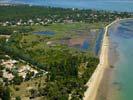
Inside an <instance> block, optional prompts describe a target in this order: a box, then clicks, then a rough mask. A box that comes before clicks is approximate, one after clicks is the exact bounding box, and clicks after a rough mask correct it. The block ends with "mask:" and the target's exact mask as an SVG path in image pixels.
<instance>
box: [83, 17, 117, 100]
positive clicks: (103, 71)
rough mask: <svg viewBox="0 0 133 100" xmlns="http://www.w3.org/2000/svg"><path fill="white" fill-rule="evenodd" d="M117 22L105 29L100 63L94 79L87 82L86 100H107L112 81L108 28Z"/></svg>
mask: <svg viewBox="0 0 133 100" xmlns="http://www.w3.org/2000/svg"><path fill="white" fill-rule="evenodd" d="M116 22H117V20H115V21H114V22H112V23H111V24H109V25H107V26H106V27H105V33H104V37H103V43H102V47H101V53H100V63H99V64H98V66H97V68H96V70H95V71H94V73H93V75H92V77H91V78H90V80H89V81H88V82H87V84H86V85H87V86H88V89H87V91H86V92H85V97H84V98H83V99H84V100H107V95H108V92H107V87H108V85H109V81H110V74H111V72H112V71H111V70H112V68H111V67H110V64H109V36H108V28H109V27H110V26H111V25H112V24H114V23H116Z"/></svg>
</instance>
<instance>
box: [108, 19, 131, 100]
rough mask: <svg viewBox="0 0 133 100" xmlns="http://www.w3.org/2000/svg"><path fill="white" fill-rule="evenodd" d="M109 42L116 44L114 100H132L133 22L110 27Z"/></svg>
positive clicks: (129, 21)
mask: <svg viewBox="0 0 133 100" xmlns="http://www.w3.org/2000/svg"><path fill="white" fill-rule="evenodd" d="M109 33H110V40H111V42H112V43H115V44H117V48H116V50H117V53H118V55H119V56H118V60H117V62H116V63H115V65H114V76H115V77H114V78H113V83H112V84H113V85H114V87H115V91H114V92H115V93H117V94H115V95H116V96H117V99H116V100H133V20H125V21H121V22H118V23H116V24H115V25H112V27H111V28H110V30H109Z"/></svg>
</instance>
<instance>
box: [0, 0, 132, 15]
mask: <svg viewBox="0 0 133 100" xmlns="http://www.w3.org/2000/svg"><path fill="white" fill-rule="evenodd" d="M2 2H9V3H25V4H31V5H43V6H52V7H63V8H85V9H90V8H91V9H102V10H113V11H114V10H116V11H128V12H133V0H0V3H2Z"/></svg>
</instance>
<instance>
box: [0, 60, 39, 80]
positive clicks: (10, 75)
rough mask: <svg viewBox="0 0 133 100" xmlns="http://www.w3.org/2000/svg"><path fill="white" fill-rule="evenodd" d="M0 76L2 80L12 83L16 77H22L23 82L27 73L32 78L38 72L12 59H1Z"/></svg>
mask: <svg viewBox="0 0 133 100" xmlns="http://www.w3.org/2000/svg"><path fill="white" fill-rule="evenodd" d="M0 67H1V68H0V69H1V71H0V76H1V77H2V78H3V80H5V79H6V80H7V81H13V79H14V78H15V77H16V75H17V76H19V77H22V79H23V80H25V78H26V77H27V74H28V73H32V76H31V78H34V77H35V76H36V74H38V73H39V72H38V70H36V69H35V68H33V67H32V66H30V65H29V64H25V63H22V62H20V61H17V60H12V59H8V60H5V59H1V60H0Z"/></svg>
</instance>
